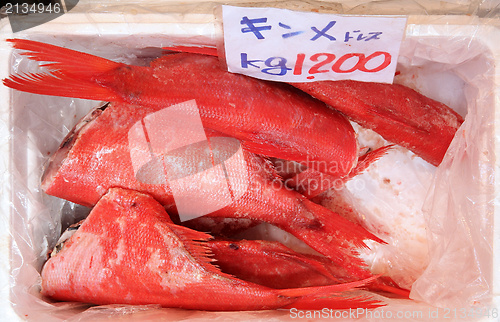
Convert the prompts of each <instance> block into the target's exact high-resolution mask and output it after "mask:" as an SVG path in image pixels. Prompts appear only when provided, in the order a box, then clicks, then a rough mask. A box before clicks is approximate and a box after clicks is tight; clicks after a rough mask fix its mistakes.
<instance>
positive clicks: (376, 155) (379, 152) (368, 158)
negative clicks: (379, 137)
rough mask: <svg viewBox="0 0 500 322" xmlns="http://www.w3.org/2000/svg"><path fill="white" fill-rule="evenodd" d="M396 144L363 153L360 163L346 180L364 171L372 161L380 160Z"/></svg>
mask: <svg viewBox="0 0 500 322" xmlns="http://www.w3.org/2000/svg"><path fill="white" fill-rule="evenodd" d="M394 146H395V145H394V144H391V145H386V146H383V147H381V148H378V149H376V150H373V151H370V152H368V153H366V154H365V155H362V156H361V157H359V159H358V164H357V165H356V167H355V168H354V169H352V171H351V172H350V173H349V175H348V177H347V179H346V181H347V180H348V179H351V178H353V177H355V176H357V175H358V174H360V173H362V172H363V171H365V170H366V169H367V168H368V167H369V166H370V165H371V164H372V163H374V162H376V161H377V160H379V159H380V158H381V157H383V156H384V155H385V154H387V152H389V151H390V150H391V149H392V148H394Z"/></svg>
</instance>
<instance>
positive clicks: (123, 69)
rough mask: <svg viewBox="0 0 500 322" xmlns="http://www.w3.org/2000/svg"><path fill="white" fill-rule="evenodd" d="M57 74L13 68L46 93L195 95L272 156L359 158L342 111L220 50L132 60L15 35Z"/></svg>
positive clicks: (167, 101)
mask: <svg viewBox="0 0 500 322" xmlns="http://www.w3.org/2000/svg"><path fill="white" fill-rule="evenodd" d="M9 41H10V42H12V43H13V45H14V48H17V49H22V50H24V52H22V54H23V55H25V56H28V57H29V58H30V59H33V60H37V61H43V62H47V63H44V64H43V65H42V66H45V67H46V68H47V69H48V70H49V71H50V73H40V74H27V75H22V74H21V75H11V76H10V78H8V79H4V80H3V83H4V84H5V85H6V86H8V87H11V88H14V89H17V90H21V91H26V92H31V93H36V94H44V95H55V96H66V97H76V98H84V99H92V100H103V101H114V102H126V103H131V104H135V105H140V106H149V107H152V106H154V107H161V108H165V107H168V106H171V105H174V104H177V103H180V102H185V101H188V100H192V99H195V100H196V103H197V105H198V108H199V111H200V116H201V120H202V122H203V126H204V127H205V128H209V129H212V130H215V131H218V132H220V133H223V134H224V135H226V136H230V137H234V138H237V139H238V140H240V141H242V143H243V145H244V147H245V148H246V149H247V150H249V151H251V152H254V153H258V154H263V155H266V156H268V157H278V158H282V159H287V160H295V161H299V162H302V163H304V164H306V165H307V166H308V167H310V168H312V169H316V170H318V171H321V172H325V173H329V174H331V175H334V176H336V177H343V176H345V175H347V174H348V173H349V172H350V171H351V169H353V167H354V166H355V165H356V162H357V157H358V146H357V141H356V138H355V133H354V130H353V128H352V126H351V124H350V123H349V122H348V121H347V119H346V118H345V117H344V116H342V115H341V114H340V113H338V112H335V111H333V110H331V109H329V108H328V107H327V106H326V105H325V104H324V103H322V102H321V101H319V100H316V99H313V98H312V97H311V96H309V95H307V94H304V93H303V92H301V91H299V90H297V89H295V88H293V87H292V86H290V85H288V84H282V83H281V84H280V83H273V82H266V81H261V80H257V79H254V78H251V77H246V76H243V75H238V74H232V73H229V72H227V71H225V70H223V69H222V68H221V66H220V63H219V61H218V58H217V57H212V56H206V55H198V54H189V53H177V54H170V55H166V56H164V57H161V58H158V59H156V60H155V61H153V62H152V63H151V65H150V66H149V67H142V66H130V65H125V64H122V63H117V62H113V61H110V60H107V59H104V58H100V57H96V56H93V55H89V54H86V53H81V52H77V51H73V50H70V49H66V48H61V47H57V46H53V45H49V44H45V43H40V42H35V41H31V40H25V39H12V40H9Z"/></svg>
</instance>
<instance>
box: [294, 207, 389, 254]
mask: <svg viewBox="0 0 500 322" xmlns="http://www.w3.org/2000/svg"><path fill="white" fill-rule="evenodd" d="M303 204H304V205H305V207H306V209H307V210H309V211H310V212H311V213H313V214H314V215H315V216H317V218H318V219H320V222H321V223H322V224H323V225H324V228H325V229H327V231H328V232H335V231H340V232H344V233H345V236H344V237H345V240H349V241H351V242H352V243H353V244H354V246H356V247H359V248H368V246H367V245H366V244H365V242H364V240H373V241H376V242H378V243H382V244H385V242H384V241H383V240H382V239H380V238H378V237H377V236H375V235H373V234H372V233H371V232H369V231H368V230H366V229H365V228H363V227H362V226H360V225H357V224H354V223H353V222H352V221H350V220H348V219H345V218H344V217H342V216H340V215H339V214H337V213H335V212H333V211H331V210H329V209H327V208H325V207H323V206H320V205H317V204H315V203H313V202H312V201H310V200H307V199H305V200H303Z"/></svg>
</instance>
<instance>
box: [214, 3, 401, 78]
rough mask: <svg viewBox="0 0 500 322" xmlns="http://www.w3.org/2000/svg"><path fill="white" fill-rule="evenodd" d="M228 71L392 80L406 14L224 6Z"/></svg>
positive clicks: (259, 74) (279, 75)
mask: <svg viewBox="0 0 500 322" xmlns="http://www.w3.org/2000/svg"><path fill="white" fill-rule="evenodd" d="M222 15H223V17H222V18H223V25H224V46H225V55H226V62H227V65H228V70H229V71H230V72H234V73H240V74H245V75H248V76H252V77H256V78H260V79H265V80H273V81H283V82H289V83H293V82H311V81H318V80H340V79H353V80H360V81H372V82H385V83H392V81H393V78H394V73H395V71H396V63H397V58H398V54H399V48H400V45H401V41H402V39H403V35H404V32H405V27H406V18H405V17H394V16H391V17H387V16H384V17H377V16H370V17H367V16H342V15H332V14H319V13H312V12H298V11H291V10H284V9H274V8H243V7H232V6H223V8H222Z"/></svg>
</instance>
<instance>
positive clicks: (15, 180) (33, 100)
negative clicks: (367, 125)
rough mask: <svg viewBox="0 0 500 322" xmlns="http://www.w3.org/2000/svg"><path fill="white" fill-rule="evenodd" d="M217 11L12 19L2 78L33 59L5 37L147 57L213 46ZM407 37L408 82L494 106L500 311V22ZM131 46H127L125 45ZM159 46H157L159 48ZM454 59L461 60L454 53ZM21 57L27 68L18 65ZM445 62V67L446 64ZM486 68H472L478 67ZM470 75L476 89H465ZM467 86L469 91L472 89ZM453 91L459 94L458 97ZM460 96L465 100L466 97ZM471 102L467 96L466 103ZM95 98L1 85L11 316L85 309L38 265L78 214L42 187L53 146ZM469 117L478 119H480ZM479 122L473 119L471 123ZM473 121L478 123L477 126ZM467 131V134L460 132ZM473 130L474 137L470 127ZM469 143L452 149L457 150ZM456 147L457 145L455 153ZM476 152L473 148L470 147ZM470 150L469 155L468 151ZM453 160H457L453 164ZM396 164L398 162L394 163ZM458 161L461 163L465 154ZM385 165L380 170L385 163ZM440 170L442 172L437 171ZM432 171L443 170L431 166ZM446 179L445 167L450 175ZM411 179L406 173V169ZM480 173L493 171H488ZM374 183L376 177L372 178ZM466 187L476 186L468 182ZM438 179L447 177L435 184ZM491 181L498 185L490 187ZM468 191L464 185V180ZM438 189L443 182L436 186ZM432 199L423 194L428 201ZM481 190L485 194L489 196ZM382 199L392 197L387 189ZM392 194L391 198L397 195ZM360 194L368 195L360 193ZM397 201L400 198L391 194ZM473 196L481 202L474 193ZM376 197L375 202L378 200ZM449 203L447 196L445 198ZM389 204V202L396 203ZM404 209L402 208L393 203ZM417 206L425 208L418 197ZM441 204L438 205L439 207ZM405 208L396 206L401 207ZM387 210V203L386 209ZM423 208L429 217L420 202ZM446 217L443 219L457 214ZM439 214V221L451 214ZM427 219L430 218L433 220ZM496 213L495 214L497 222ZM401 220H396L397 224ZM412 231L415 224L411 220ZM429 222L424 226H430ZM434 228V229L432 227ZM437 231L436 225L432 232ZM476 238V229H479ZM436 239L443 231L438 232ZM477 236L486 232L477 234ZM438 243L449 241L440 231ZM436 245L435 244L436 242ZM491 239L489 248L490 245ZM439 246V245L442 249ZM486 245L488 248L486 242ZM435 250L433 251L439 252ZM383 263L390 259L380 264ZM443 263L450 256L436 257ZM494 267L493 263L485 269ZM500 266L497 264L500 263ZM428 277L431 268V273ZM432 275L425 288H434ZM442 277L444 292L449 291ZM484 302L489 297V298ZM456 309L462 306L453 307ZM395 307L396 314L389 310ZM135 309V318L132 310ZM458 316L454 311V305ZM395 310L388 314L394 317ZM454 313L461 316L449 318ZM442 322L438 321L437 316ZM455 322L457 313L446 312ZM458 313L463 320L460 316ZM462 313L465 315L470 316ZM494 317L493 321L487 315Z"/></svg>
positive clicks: (456, 19) (153, 313)
mask: <svg viewBox="0 0 500 322" xmlns="http://www.w3.org/2000/svg"><path fill="white" fill-rule="evenodd" d="M214 21H215V19H214V16H213V15H211V14H201V13H200V14H189V13H187V14H186V13H184V14H155V13H148V14H123V15H118V14H111V13H109V14H107V13H84V14H80V13H78V14H77V13H75V14H66V15H64V16H62V17H60V18H58V19H56V20H53V21H51V22H49V23H46V24H44V25H41V26H38V27H35V28H33V29H30V30H27V31H24V32H20V33H16V34H12V33H11V32H10V27H9V25H8V22H7V20H6V19H3V20H2V21H0V64H1V65H0V78H2V79H3V78H6V77H8V75H9V73H10V72H11V71H12V70H13V68H19V70H26V69H31V68H33V66H31V65H30V64H27V63H26V60H16V58H19V57H13V55H12V53H13V50H12V48H11V47H10V46H9V44H7V43H6V42H5V39H7V38H11V37H22V38H29V39H34V40H41V41H47V42H50V43H53V44H57V45H63V46H64V45H67V46H68V47H70V48H72V49H76V50H82V51H88V52H91V53H94V54H97V55H100V56H103V57H106V58H110V59H117V60H122V61H134V60H136V57H137V56H138V55H146V56H147V55H149V54H150V53H151V52H150V51H149V50H150V49H141V48H152V47H162V46H167V45H170V44H172V43H182V44H193V45H214V44H216V42H217V41H218V40H219V39H220V37H221V35H220V33H219V31H218V29H217V27H216V24H215V22H214ZM406 37H407V39H406V41H405V42H404V44H403V47H402V49H401V51H402V54H401V57H400V60H401V66H402V68H403V69H404V68H406V67H407V66H410V67H408V69H407V71H410V72H411V75H412V77H408V79H402V80H401V81H402V82H404V83H407V84H410V85H411V86H413V87H415V88H417V89H420V90H422V91H423V92H424V93H425V94H427V95H429V96H431V97H433V98H435V99H439V100H444V101H446V103H449V104H450V105H451V106H453V107H456V108H457V110H459V112H462V113H465V111H466V108H467V106H468V105H470V104H474V102H476V101H477V100H476V98H477V97H476V96H477V95H480V96H481V97H479V99H480V101H481V102H483V103H485V104H487V108H488V109H489V110H490V112H491V114H489V115H490V116H491V117H490V118H489V119H488V120H487V121H489V122H491V124H493V126H489V127H487V128H488V129H491V131H492V132H491V133H487V135H486V136H485V138H487V139H488V140H492V141H481V142H477V144H478V145H481V146H480V147H479V148H478V149H477V150H479V151H481V152H484V153H488V155H485V154H484V153H483V154H482V155H483V156H484V157H485V158H484V160H482V162H484V163H485V164H489V163H488V162H491V167H490V168H486V169H484V171H486V172H488V173H489V171H491V173H493V177H491V176H490V177H488V178H489V180H491V181H488V182H478V183H471V186H473V187H475V185H476V184H477V186H478V187H479V188H480V189H486V190H484V191H480V192H479V194H484V195H486V197H485V198H486V199H488V198H490V197H491V200H490V199H488V200H487V201H488V202H485V204H487V205H482V206H485V207H486V208H487V209H483V207H482V206H481V207H479V208H478V211H480V212H481V211H486V212H491V216H493V214H494V218H490V217H488V216H489V213H488V214H486V215H485V214H484V213H479V214H478V215H479V216H485V217H487V219H488V220H487V221H488V222H487V224H488V225H491V229H492V230H491V231H492V233H491V235H489V236H485V237H484V238H485V245H486V246H489V247H490V248H489V249H478V250H477V253H475V254H477V255H478V256H479V258H478V260H484V259H485V256H486V257H488V256H489V258H486V262H484V263H481V266H480V268H482V269H485V271H486V273H485V274H486V275H485V277H484V278H485V281H486V283H487V284H488V285H489V286H490V287H491V289H490V290H491V292H492V294H494V295H496V297H494V299H493V301H494V302H493V303H491V304H490V303H481V305H483V306H482V307H485V305H486V304H488V305H491V307H496V308H499V309H500V302H499V301H500V300H499V298H498V294H499V292H500V270H499V269H498V267H500V256H499V255H498V254H500V248H499V247H500V215H499V214H500V209H497V207H498V205H497V202H495V198H494V196H495V193H496V191H497V189H498V187H499V186H498V182H500V171H498V170H499V169H498V163H494V162H495V156H496V155H498V154H499V150H498V146H500V145H498V138H500V127H498V126H494V125H495V124H500V123H499V119H498V116H497V114H496V113H495V111H498V110H500V67H499V62H500V46H499V45H498V44H497V43H496V42H497V40H498V39H500V30H499V28H498V22H497V21H491V20H484V19H478V18H475V17H468V16H410V17H409V20H408V27H407V32H406ZM122 48H123V49H122ZM138 48H139V49H140V50H139V49H138ZM152 53H157V52H155V51H154V50H153V51H152ZM450 57H453V58H450ZM474 59H477V60H478V61H477V64H475V63H474V64H464V65H463V66H462V65H461V62H463V61H467V60H474ZM16 64H19V65H16ZM443 66H445V67H443ZM452 68H453V75H452V76H451V77H447V73H448V72H449V70H448V69H452ZM471 68H472V69H476V68H478V70H470V69H471ZM480 68H484V70H485V71H487V76H485V78H484V79H481V80H480V81H479V83H477V84H480V85H484V87H483V86H481V88H474V86H476V85H475V84H476V83H474V82H475V81H476V79H477V75H478V73H480V72H481V70H480ZM467 82H470V83H471V84H473V85H472V86H469V87H467V86H465V85H467ZM462 90H464V91H465V92H466V93H465V94H464V93H463V91H462ZM450 93H451V94H450ZM457 97H458V99H457ZM463 100H466V101H467V102H466V103H464V102H463ZM96 104H97V103H96V102H91V101H83V100H73V99H66V98H52V97H45V96H39V95H32V94H26V93H15V92H14V91H11V90H10V89H8V88H6V87H5V86H3V85H0V113H1V114H0V116H1V120H0V148H1V152H2V159H1V162H0V173H1V174H2V176H3V185H2V190H1V198H2V202H1V203H0V207H1V208H0V209H1V220H0V243H1V244H0V256H1V260H0V299H2V302H1V305H0V312H1V314H2V316H3V317H5V318H8V320H9V321H14V320H22V319H36V320H37V321H44V320H52V321H54V320H62V319H64V318H68V317H71V315H72V314H74V313H71V312H77V311H78V310H79V308H78V307H72V308H71V307H70V308H68V307H67V306H62V307H60V308H57V306H52V304H48V303H46V302H44V301H43V300H40V298H39V295H38V291H39V289H38V286H37V285H38V284H37V283H38V282H39V276H38V272H37V271H39V270H40V268H41V265H42V263H43V260H42V259H43V254H44V252H46V250H47V249H48V248H49V247H50V246H51V245H53V243H54V241H55V239H56V238H57V234H58V232H59V230H60V228H61V225H63V224H61V217H63V219H64V216H63V215H61V211H62V212H63V214H67V213H71V214H73V213H75V212H78V211H79V210H78V209H73V208H71V207H70V206H69V205H67V204H63V205H62V204H60V203H58V201H54V200H53V199H52V198H50V197H47V196H46V195H44V194H43V192H41V191H40V189H39V187H38V185H39V180H40V175H41V171H42V170H41V169H42V167H43V162H44V160H46V159H47V154H49V153H53V152H54V151H55V149H56V148H57V146H58V144H59V142H60V140H61V139H62V137H63V136H64V135H65V134H66V133H67V132H68V131H69V130H70V129H71V127H72V126H73V125H74V123H75V122H76V121H77V120H78V119H79V117H81V116H83V115H84V114H85V113H86V111H88V110H89V109H90V108H92V107H93V106H95V105H96ZM471 122H472V121H470V122H469V123H471ZM468 125H469V126H471V125H470V124H468ZM473 125H474V124H472V126H473ZM461 134H463V133H462V132H461ZM463 135H466V134H463ZM458 148H460V145H457V144H456V145H455V146H453V144H452V148H451V150H453V149H458ZM452 152H453V151H452ZM471 153H472V154H473V153H474V152H473V151H472V152H471ZM461 156H462V157H463V154H461ZM452 159H453V158H452V156H451V155H449V156H447V159H445V162H444V163H446V164H447V165H450V167H452V166H453V165H454V164H456V163H453V162H452ZM447 160H448V161H447ZM387 162H390V160H389V161H387ZM457 162H458V161H457ZM379 168H381V167H379ZM437 172H438V175H439V170H438V171H437ZM432 175H434V171H433V170H432ZM440 175H441V176H444V175H445V174H443V173H441V174H440ZM403 176H404V174H403ZM479 179H480V180H484V179H485V177H483V176H479ZM367 180H368V179H367ZM464 185H465V186H466V185H467V184H464ZM492 185H493V186H492ZM436 186H437V187H440V186H439V182H438V183H437V185H436ZM488 187H489V188H488ZM462 188H463V187H462ZM436 189H437V188H436ZM424 197H425V196H423V195H422V196H420V197H419V198H420V200H422V199H423V198H424ZM445 197H446V196H444V197H442V198H440V199H439V200H436V201H435V202H430V203H428V204H430V206H428V209H427V211H428V212H431V213H434V212H436V211H437V212H438V213H439V211H438V210H439V209H433V207H432V206H433V205H440V202H443V200H442V199H443V198H445ZM480 197H484V196H483V195H481V196H480ZM379 198H384V197H382V196H380V197H379ZM388 198H391V197H390V196H389V197H388ZM361 199H363V198H362V197H361ZM388 200H389V201H390V200H391V199H388ZM471 200H472V201H474V202H476V200H475V199H474V197H471ZM362 201H363V202H364V203H365V204H364V206H365V207H368V208H376V207H377V205H376V204H377V200H375V202H373V203H372V204H370V203H369V202H370V199H369V198H365V199H364V200H362ZM372 201H373V200H372ZM444 201H445V202H446V201H447V200H446V198H445V199H444ZM387 202H388V201H387V200H386V201H381V202H380V204H382V203H387ZM393 207H396V206H393ZM415 207H417V208H421V207H419V205H418V204H417V205H416V206H415ZM436 207H437V206H436ZM396 208H397V207H396ZM380 209H383V208H380ZM418 211H419V212H418V213H419V214H422V216H423V212H422V210H421V209H418ZM447 216H449V214H447V215H446V216H445V217H443V218H444V219H446V218H449V217H447ZM443 218H438V219H443ZM427 219H428V218H427ZM495 219H496V220H495ZM431 224H433V225H434V228H436V227H438V228H439V220H436V221H433V220H431ZM395 225H396V224H395ZM405 228H407V227H405ZM424 228H425V227H424ZM430 231H433V230H432V229H430ZM427 232H429V231H427ZM470 235H471V236H474V232H471V233H470ZM429 236H430V238H431V237H432V238H437V237H436V235H432V234H430V235H429ZM476 237H477V236H476ZM433 242H437V245H438V246H439V243H440V242H441V241H440V239H439V238H437V239H434V240H433ZM427 245H433V246H435V245H436V244H427ZM483 246H484V245H483ZM437 248H438V249H439V247H437ZM486 248H487V247H486ZM431 251H432V250H431ZM380 265H383V263H382V264H380ZM433 265H436V266H433V267H435V268H436V269H437V268H439V267H441V266H440V265H442V263H439V261H437V262H434V264H433ZM485 265H487V266H488V265H489V267H485ZM495 268H496V269H495ZM427 274H428V273H427ZM425 283H426V280H424V281H423V282H422V281H420V285H426V284H425ZM444 286H447V285H439V283H438V281H436V287H435V290H434V291H435V292H438V293H439V292H444V293H446V292H445V291H443V290H442V289H440V287H444ZM415 296H416V297H424V298H425V297H429V298H433V299H435V302H432V303H429V304H432V305H438V306H442V307H443V306H444V308H441V309H440V311H439V317H442V318H443V319H444V317H445V314H446V309H447V307H446V305H447V303H453V301H452V300H450V299H449V298H441V297H439V296H438V295H436V294H433V293H432V292H430V293H425V291H422V290H421V289H419V292H418V293H416V294H415ZM481 301H484V300H483V299H481ZM429 304H427V303H421V302H417V301H405V300H392V301H389V306H388V307H386V308H384V310H385V311H386V312H393V313H394V314H395V313H396V312H397V311H400V312H403V311H404V312H412V311H413V312H423V313H422V314H423V315H422V316H421V318H420V316H418V315H417V316H416V317H415V316H414V320H415V321H425V320H428V318H426V317H430V315H429V314H431V313H432V314H433V312H434V310H435V308H434V307H432V306H430V305H429ZM135 311H137V312H136V313H135V314H131V315H130V317H131V318H134V317H135V318H137V319H151V318H154V317H165V316H167V317H169V318H174V319H181V318H182V319H193V320H196V319H200V320H201V319H203V320H204V319H207V318H213V317H218V318H225V319H245V320H260V319H269V318H274V319H283V320H286V319H292V318H291V317H290V315H289V313H288V312H283V311H276V312H271V313H269V312H258V313H242V312H236V313H235V312H232V313H206V312H187V313H186V312H181V311H178V310H157V309H152V310H150V311H148V310H146V311H143V310H141V309H132V310H128V311H127V309H122V310H121V312H122V313H127V314H128V313H130V312H135ZM110 312H111V310H105V309H103V310H101V311H99V310H94V311H93V312H92V314H87V315H85V317H86V318H105V317H106V316H107V314H110ZM451 313H453V312H451ZM386 314H387V313H386ZM127 316H129V315H127ZM448 316H450V312H448ZM373 317H374V318H373V319H372V320H382V319H379V317H383V315H381V314H380V312H379V315H373ZM386 317H387V315H386ZM450 317H452V316H450ZM434 320H439V319H434ZM445 320H446V321H452V320H453V319H445ZM457 320H460V319H459V318H457ZM462 320H463V319H462ZM484 320H485V321H488V319H486V318H485V319H484Z"/></svg>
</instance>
